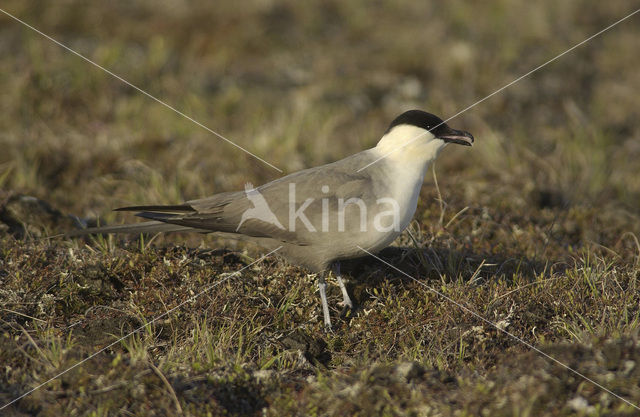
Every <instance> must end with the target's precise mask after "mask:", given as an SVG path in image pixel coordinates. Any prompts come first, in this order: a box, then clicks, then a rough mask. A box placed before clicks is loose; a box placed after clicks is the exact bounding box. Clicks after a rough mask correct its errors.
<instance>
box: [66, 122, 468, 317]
mask: <svg viewBox="0 0 640 417" xmlns="http://www.w3.org/2000/svg"><path fill="white" fill-rule="evenodd" d="M438 123H439V124H438ZM430 128H435V129H437V131H438V136H435V135H434V134H432V133H430V132H429V129H430ZM416 134H419V135H417V136H416ZM412 136H416V138H412ZM420 136H425V138H424V140H416V139H420ZM409 139H411V140H410V141H409ZM472 141H473V137H472V136H471V135H470V134H468V133H466V132H461V131H456V130H453V129H451V128H449V127H448V126H447V125H446V124H444V122H442V120H440V119H439V118H437V117H436V116H433V115H431V114H429V113H425V112H420V111H410V112H406V113H403V115H401V116H399V117H398V118H397V119H396V120H395V121H394V122H393V123H392V125H391V127H390V128H389V130H388V131H387V133H386V134H385V136H383V138H382V140H381V141H380V143H379V144H378V146H377V147H375V148H372V149H368V150H365V151H362V152H359V153H357V154H355V155H352V156H349V157H347V158H344V159H342V160H340V161H337V162H333V163H330V164H327V165H323V166H319V167H315V168H310V169H305V170H303V171H299V172H296V173H293V174H290V175H287V176H285V177H282V178H279V179H277V180H275V181H272V182H269V183H267V184H264V185H261V186H259V187H257V188H255V189H253V188H252V187H249V186H248V187H247V189H246V190H245V191H237V192H224V193H220V194H216V195H213V196H211V197H207V198H203V199H198V200H191V201H187V202H185V203H184V204H181V205H170V206H158V205H154V206H131V207H123V208H119V209H117V210H118V211H136V212H137V214H136V215H137V216H139V217H142V218H144V219H147V220H150V221H147V222H143V223H138V224H132V225H119V226H106V227H95V228H88V229H83V230H79V231H74V232H72V233H70V234H69V235H72V236H78V235H81V234H91V233H158V232H175V231H180V232H183V231H192V232H200V233H209V232H221V233H225V234H232V235H235V236H239V235H242V236H246V237H248V238H250V239H251V240H253V241H255V242H256V243H258V244H259V245H261V246H263V247H265V248H267V249H274V248H276V247H280V246H282V249H281V250H280V251H279V253H281V254H282V255H284V256H285V257H286V258H287V259H288V260H289V261H290V262H292V263H294V264H298V265H301V266H303V267H305V268H307V269H308V270H310V271H311V272H315V273H320V275H319V277H320V278H319V280H320V294H321V297H322V301H323V313H324V320H325V324H326V325H327V326H330V320H329V311H328V306H327V302H326V295H325V287H326V284H325V283H324V274H325V272H326V271H328V270H329V269H330V267H331V265H332V264H334V263H337V262H339V261H340V260H343V259H349V258H354V257H358V256H362V255H363V252H362V250H361V249H360V248H366V249H367V250H369V251H371V252H376V251H378V250H380V249H382V248H384V247H386V246H387V245H389V244H390V243H391V242H392V241H393V240H394V239H395V238H396V237H397V236H398V235H399V234H400V233H401V232H402V230H404V228H406V226H407V225H408V223H409V221H410V220H411V218H412V217H413V213H414V212H415V209H416V205H417V199H418V194H419V191H420V187H421V185H422V182H423V179H424V175H425V172H426V169H427V167H428V166H429V163H430V162H431V161H433V160H434V159H435V158H436V156H437V154H438V153H439V152H440V150H441V149H442V148H444V146H445V145H446V143H447V142H453V143H462V144H467V145H470V144H471V142H472ZM413 142H415V144H414V143H413ZM401 145H402V146H401ZM394 147H399V148H401V150H400V151H399V152H398V153H397V155H394V156H392V157H386V156H387V155H385V152H387V149H391V150H394V149H393V148H394ZM381 155H382V156H384V157H383V158H381ZM389 155H391V153H390V154H389ZM373 162H375V165H372V166H371V167H370V168H367V169H365V170H361V171H359V170H360V169H361V168H362V167H366V166H369V165H370V164H372V163H373ZM381 198H383V199H384V198H388V199H391V200H392V201H395V202H396V203H397V205H398V207H399V209H400V210H401V212H399V215H400V219H399V221H398V227H397V228H393V230H390V229H389V228H388V227H387V228H381V227H379V226H380V225H379V224H375V221H374V219H376V217H377V216H378V215H383V214H385V213H387V212H388V211H389V207H388V206H385V205H384V204H378V203H379V201H380V199H381ZM350 199H351V200H350ZM349 201H355V203H352V204H345V202H349ZM359 204H360V205H359ZM258 206H260V207H258ZM262 206H264V207H266V209H265V208H264V207H262ZM292 207H293V209H292ZM298 208H299V209H300V210H302V211H301V213H302V216H296V210H297V209H298ZM260 210H267V211H270V213H268V215H265V216H259V215H258V216H247V213H254V212H256V213H258V214H259V213H260ZM363 210H364V216H363ZM340 212H341V213H342V214H340ZM274 215H275V217H273V216H274ZM341 215H342V218H341V217H340V216H341ZM292 216H293V217H292ZM363 218H364V220H363ZM270 219H271V220H270ZM341 220H342V221H341ZM376 221H377V220H376ZM337 270H338V271H339V266H338V268H337ZM337 277H338V282H339V284H340V286H341V289H342V292H343V296H344V303H345V305H347V306H351V305H352V303H351V300H350V299H349V297H348V294H347V293H346V289H345V287H344V284H343V282H342V280H341V278H340V275H339V273H338V274H337Z"/></svg>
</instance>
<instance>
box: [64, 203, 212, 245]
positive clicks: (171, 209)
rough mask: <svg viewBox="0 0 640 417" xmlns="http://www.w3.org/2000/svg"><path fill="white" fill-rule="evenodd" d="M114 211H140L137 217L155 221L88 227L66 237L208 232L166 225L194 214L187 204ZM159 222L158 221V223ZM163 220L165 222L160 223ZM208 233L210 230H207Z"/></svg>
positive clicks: (138, 207) (123, 208)
mask: <svg viewBox="0 0 640 417" xmlns="http://www.w3.org/2000/svg"><path fill="white" fill-rule="evenodd" d="M114 211H140V212H141V213H137V214H136V215H137V216H140V217H145V218H151V219H155V220H153V221H149V222H142V223H134V224H121V225H115V226H100V227H88V228H86V229H80V230H74V231H72V232H69V233H67V234H66V236H69V237H73V236H83V235H91V234H107V233H133V234H140V233H163V232H200V233H203V232H208V231H207V230H203V229H197V228H194V227H189V226H181V225H178V224H171V223H167V220H169V219H170V218H171V217H174V216H177V215H178V214H188V213H193V212H195V210H194V208H193V207H191V206H190V205H188V204H183V205H175V206H131V207H121V208H117V209H115V210H114ZM158 220H160V221H158ZM162 220H165V221H162ZM209 232H210V230H209Z"/></svg>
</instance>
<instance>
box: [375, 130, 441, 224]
mask: <svg viewBox="0 0 640 417" xmlns="http://www.w3.org/2000/svg"><path fill="white" fill-rule="evenodd" d="M445 146H446V143H445V142H444V141H443V140H441V139H437V138H436V137H435V136H434V135H433V134H431V133H430V132H429V131H427V130H425V129H422V128H419V127H416V126H411V125H399V126H395V127H394V128H393V129H391V131H389V132H388V133H387V134H385V135H384V136H383V137H382V138H381V139H380V141H379V142H378V145H376V147H375V148H373V149H372V151H373V152H374V153H375V154H376V155H378V158H380V157H384V159H382V160H380V161H379V162H377V163H379V164H381V165H382V166H384V168H383V169H384V171H385V175H386V181H387V184H388V186H389V190H390V194H391V195H392V196H393V198H394V199H395V200H396V201H398V202H399V204H400V207H402V210H401V220H400V223H401V229H404V228H405V227H406V226H407V225H408V224H409V222H410V221H411V219H412V218H413V215H414V213H415V211H416V207H417V204H418V197H419V195H420V188H421V187H422V183H423V181H424V176H425V174H426V172H427V169H428V168H429V165H431V163H432V162H433V161H435V159H436V158H437V157H438V154H439V153H440V151H442V149H444V147H445Z"/></svg>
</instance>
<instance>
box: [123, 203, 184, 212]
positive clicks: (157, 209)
mask: <svg viewBox="0 0 640 417" xmlns="http://www.w3.org/2000/svg"><path fill="white" fill-rule="evenodd" d="M113 211H150V212H156V213H190V212H195V211H196V210H195V209H194V208H193V207H191V206H189V205H187V204H179V205H174V206H128V207H118V208H116V209H113Z"/></svg>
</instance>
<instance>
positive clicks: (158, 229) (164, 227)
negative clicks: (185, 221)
mask: <svg viewBox="0 0 640 417" xmlns="http://www.w3.org/2000/svg"><path fill="white" fill-rule="evenodd" d="M163 232H204V230H198V229H194V228H192V227H187V226H179V225H176V224H169V223H163V222H155V221H151V222H142V223H135V224H120V225H115V226H103V227H88V228H86V229H79V230H74V231H72V232H69V233H67V234H66V236H68V237H73V236H83V235H93V234H107V233H133V234H140V233H163Z"/></svg>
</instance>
